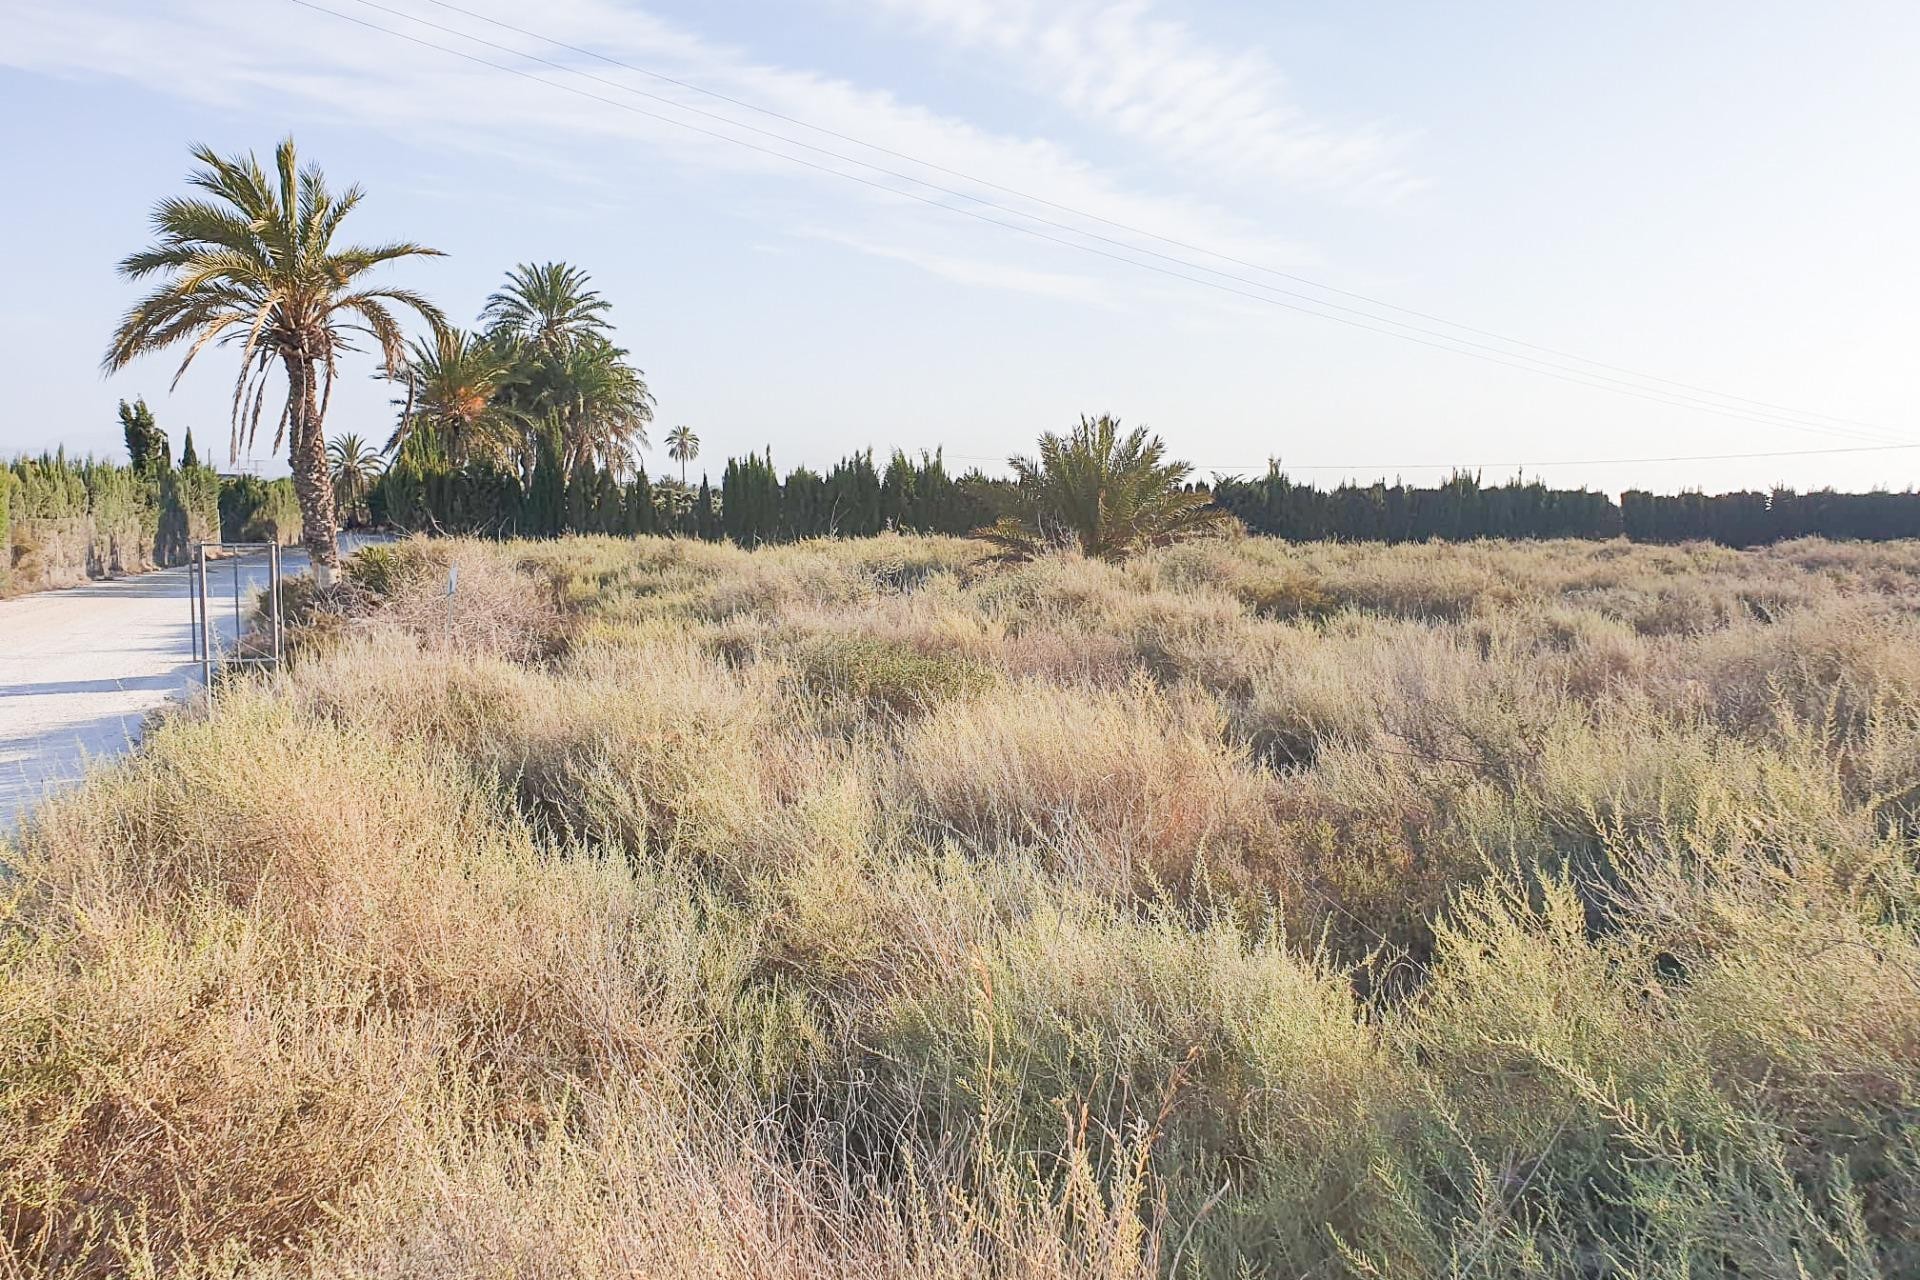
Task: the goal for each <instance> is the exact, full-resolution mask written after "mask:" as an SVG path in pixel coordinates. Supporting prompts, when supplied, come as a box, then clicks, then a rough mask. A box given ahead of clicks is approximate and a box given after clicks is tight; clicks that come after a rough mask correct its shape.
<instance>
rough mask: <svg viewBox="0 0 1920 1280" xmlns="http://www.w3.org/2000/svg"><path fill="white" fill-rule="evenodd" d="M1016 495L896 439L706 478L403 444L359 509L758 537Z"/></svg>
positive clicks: (439, 524) (793, 537)
mask: <svg viewBox="0 0 1920 1280" xmlns="http://www.w3.org/2000/svg"><path fill="white" fill-rule="evenodd" d="M1016 501H1017V491H1016V489H1015V486H1013V485H1012V484H1011V483H1010V482H1008V481H1005V480H997V479H994V478H991V477H989V476H987V475H985V474H984V473H982V472H981V471H979V470H978V469H974V470H970V471H968V472H966V473H964V474H962V475H960V476H954V475H952V474H951V473H949V472H948V470H947V468H946V464H945V462H944V461H943V459H942V458H941V456H940V454H939V453H937V452H935V453H922V454H921V455H920V456H919V457H917V458H914V457H910V456H908V455H907V454H906V453H904V452H900V451H895V452H894V454H893V455H892V456H891V457H890V458H889V459H888V460H887V462H886V465H885V466H884V467H882V466H880V465H878V464H877V463H876V462H875V459H874V455H873V452H872V451H871V450H863V451H860V452H857V453H853V454H850V455H849V456H847V457H845V458H842V459H841V460H840V461H839V462H838V463H837V464H836V465H834V466H833V467H832V468H831V469H829V470H827V471H824V472H822V471H817V470H815V469H813V468H810V467H804V466H801V467H795V468H793V469H792V470H790V471H788V472H787V473H786V474H785V476H784V477H783V476H782V475H781V474H780V472H779V471H778V470H777V469H776V468H775V466H774V462H773V457H772V453H771V451H765V452H762V453H757V454H747V455H745V456H743V457H738V458H732V459H729V460H728V461H727V463H726V465H725V467H724V468H723V469H722V471H721V475H720V480H719V483H718V484H717V485H716V484H715V483H714V482H713V481H712V480H711V479H710V478H709V477H708V476H705V475H703V476H701V478H700V480H699V483H698V484H690V483H688V482H686V481H684V480H680V479H676V478H674V477H670V476H668V477H660V478H658V479H655V478H652V477H649V476H648V474H647V471H646V468H644V467H636V468H634V469H633V470H632V471H631V472H630V473H629V474H627V475H625V476H622V475H621V474H620V473H618V472H617V471H615V470H614V469H613V468H612V467H610V466H607V465H605V464H600V465H595V464H594V463H593V462H591V461H588V460H584V459H582V460H576V461H575V462H574V463H573V464H572V465H571V466H569V465H567V463H566V461H565V459H564V458H563V457H562V456H561V455H560V452H559V451H558V449H556V448H553V447H552V446H551V445H547V446H543V447H542V448H541V450H540V453H539V456H538V457H537V458H536V459H535V462H534V465H533V468H532V472H531V474H530V475H529V477H528V479H527V482H526V483H525V484H522V483H521V481H520V477H519V475H518V473H517V472H516V471H515V470H514V469H512V468H510V467H506V466H502V465H500V464H498V463H494V462H488V461H472V462H468V463H466V464H465V465H463V466H452V465H447V464H442V465H437V466H435V465H423V464H421V463H420V462H418V461H416V460H413V459H410V458H408V457H406V456H404V455H403V456H402V457H401V458H400V459H399V460H398V461H396V463H395V464H394V465H393V466H391V467H389V468H387V469H386V471H384V472H383V473H382V474H380V475H379V476H378V477H377V478H376V479H375V480H373V482H372V484H371V486H370V488H369V490H368V494H367V510H368V515H369V518H370V519H371V520H372V521H373V522H374V523H377V524H382V525H389V526H391V527H394V528H397V529H401V530H407V531H422V532H429V533H432V532H440V533H449V534H479V535H483V536H493V537H515V536H517V537H535V538H539V537H553V536H556V535H559V534H565V533H608V534H620V535H639V534H664V535H671V536H680V537H694V538H705V539H709V540H719V539H723V538H724V539H727V540H730V541H733V542H737V543H739V544H741V545H743V546H760V545H763V544H768V543H778V542H795V541H799V540H801V539H804V538H823V537H850V538H851V537H867V536H870V535H873V534H877V533H880V532H883V531H885V530H889V529H896V530H901V531H907V532H915V533H945V534H969V533H972V532H974V531H975V530H977V529H980V528H982V527H985V526H988V525H991V524H993V523H994V522H995V521H997V520H999V519H1000V518H1001V517H1002V516H1004V515H1005V514H1006V513H1007V512H1008V511H1009V510H1010V509H1011V508H1012V506H1013V505H1014V504H1015V503H1016Z"/></svg>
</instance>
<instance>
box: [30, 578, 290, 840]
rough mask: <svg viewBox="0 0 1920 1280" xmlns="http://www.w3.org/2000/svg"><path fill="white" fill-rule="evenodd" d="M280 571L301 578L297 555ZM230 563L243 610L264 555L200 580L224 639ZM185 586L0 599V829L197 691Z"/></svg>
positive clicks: (154, 583) (160, 581) (157, 583)
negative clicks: (157, 713)
mask: <svg viewBox="0 0 1920 1280" xmlns="http://www.w3.org/2000/svg"><path fill="white" fill-rule="evenodd" d="M282 566H283V568H284V570H285V571H286V572H287V573H289V574H293V573H298V572H301V571H303V570H304V569H305V568H306V567H307V558H306V553H305V552H303V551H300V550H298V549H295V548H289V549H288V550H287V551H286V552H285V553H284V554H283V556H282ZM236 567H237V568H238V571H239V574H240V591H241V598H242V603H243V608H244V607H247V605H249V604H250V602H251V599H252V593H253V592H255V591H257V590H259V589H260V588H261V587H262V586H264V585H265V584H266V579H267V558H266V556H265V555H264V554H256V555H251V556H246V557H241V558H238V559H235V560H222V561H218V562H216V563H215V564H214V566H213V568H212V570H211V571H210V573H209V575H208V577H209V584H208V586H209V592H210V594H211V596H212V599H213V608H212V609H211V610H210V613H211V614H212V617H213V620H214V622H215V623H216V625H217V626H218V627H219V628H220V634H221V637H222V640H223V641H227V642H230V641H231V640H232V638H233V635H234V630H235V628H234V619H233V579H232V575H233V573H234V571H235V568H236ZM190 581H191V579H190V577H189V575H188V570H186V569H184V568H180V569H162V570H160V571H158V572H155V573H145V574H140V575H138V576H136V577H131V578H115V579H111V580H108V581H103V582H90V583H88V584H86V585H85V586H79V587H69V588H68V589H67V590H65V591H45V592H41V593H40V594H38V595H31V596H23V597H21V598H19V599H17V600H0V832H4V831H6V830H8V829H9V828H11V827H12V826H13V825H14V824H15V823H16V822H18V821H19V819H20V817H21V816H22V814H23V813H24V812H25V811H26V810H27V809H28V808H30V807H32V805H33V804H34V802H36V801H37V800H39V799H40V797H41V796H43V795H45V794H46V793H47V792H48V791H50V790H52V789H55V788H58V787H61V786H65V785H68V784H70V783H72V782H75V781H77V780H78V779H79V778H81V777H82V776H83V775H84V774H85V773H86V769H87V764H88V762H89V761H90V760H96V759H100V758H102V757H108V756H115V755H118V754H120V753H121V752H123V751H126V750H127V749H128V748H129V747H131V746H132V745H133V743H134V742H135V741H137V740H138V738H139V735H140V727H141V724H142V723H143V722H144V721H145V719H146V717H147V715H148V714H149V713H150V712H152V711H153V710H154V709H155V708H157V707H159V706H160V705H162V704H163V703H165V702H166V701H167V700H168V699H170V698H173V697H176V696H178V695H181V694H184V693H186V692H188V691H189V690H191V689H193V688H196V687H198V685H199V683H200V666H199V664H198V663H196V662H195V661H193V649H192V635H193V632H192V627H191V624H190V622H189V614H188V608H189V605H188V595H189V583H190ZM223 603H224V609H223V607H222V605H223Z"/></svg>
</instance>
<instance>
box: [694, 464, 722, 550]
mask: <svg viewBox="0 0 1920 1280" xmlns="http://www.w3.org/2000/svg"><path fill="white" fill-rule="evenodd" d="M693 531H694V535H695V536H696V537H699V538H702V539H704V540H705V541H707V542H715V541H718V540H719V537H720V522H719V521H718V520H717V519H715V518H714V512H713V486H712V485H710V484H708V483H707V477H706V476H705V475H704V474H702V475H701V477H700V494H699V496H698V497H696V498H695V499H694V502H693Z"/></svg>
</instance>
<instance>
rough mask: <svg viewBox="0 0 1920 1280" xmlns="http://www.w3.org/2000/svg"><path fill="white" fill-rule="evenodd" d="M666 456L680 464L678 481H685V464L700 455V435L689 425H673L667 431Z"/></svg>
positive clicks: (682, 482)
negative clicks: (671, 428)
mask: <svg viewBox="0 0 1920 1280" xmlns="http://www.w3.org/2000/svg"><path fill="white" fill-rule="evenodd" d="M667 456H668V457H669V458H672V459H673V460H674V461H675V462H677V463H679V464H680V483H681V484H683V485H684V484H686V482H687V464H688V463H689V462H692V461H693V460H694V459H695V458H697V457H699V456H700V437H699V436H697V435H695V434H693V428H691V427H675V428H674V429H673V430H671V431H669V432H667Z"/></svg>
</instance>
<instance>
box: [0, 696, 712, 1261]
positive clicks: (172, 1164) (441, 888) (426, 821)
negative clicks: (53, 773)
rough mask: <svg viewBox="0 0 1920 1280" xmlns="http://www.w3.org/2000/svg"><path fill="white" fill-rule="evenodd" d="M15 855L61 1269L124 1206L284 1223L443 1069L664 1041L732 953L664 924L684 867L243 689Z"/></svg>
mask: <svg viewBox="0 0 1920 1280" xmlns="http://www.w3.org/2000/svg"><path fill="white" fill-rule="evenodd" d="M316 780H320V785H317V783H316ZM11 871H12V874H13V875H14V876H15V877H16V878H17V885H18V900H17V902H16V905H15V906H14V909H13V911H12V914H11V917H10V919H9V922H8V923H9V928H10V933H11V936H12V940H13V941H12V943H11V946H10V951H9V955H8V957H7V960H8V963H7V966H6V970H5V986H4V992H5V999H4V1002H0V1008H4V1010H5V1016H4V1018H3V1019H0V1062H4V1063H5V1066H4V1074H5V1075H6V1076H7V1077H8V1078H9V1079H10V1080H12V1081H13V1082H14V1083H15V1086H16V1087H14V1088H11V1089H10V1090H9V1091H8V1092H7V1093H6V1095H5V1100H4V1106H5V1108H6V1111H7V1113H8V1114H7V1117H6V1122H5V1124H4V1125H0V1130H3V1131H4V1132H5V1134H6V1135H8V1136H7V1138H6V1139H4V1140H3V1141H0V1170H3V1171H4V1181H0V1188H3V1189H4V1195H5V1201H6V1202H5V1204H4V1205H0V1223H5V1224H6V1230H7V1233H8V1239H9V1241H10V1245H11V1247H12V1248H13V1249H15V1250H16V1251H18V1252H19V1255H20V1256H21V1257H23V1258H26V1259H31V1260H33V1262H34V1265H35V1266H40V1267H47V1268H56V1267H59V1266H70V1265H81V1266H87V1267H92V1266H97V1265H103V1261H102V1260H103V1259H104V1258H106V1257H107V1256H109V1255H110V1254H111V1252H112V1250H113V1249H114V1248H115V1247H117V1246H116V1242H115V1236H116V1234H118V1233H120V1232H124V1231H126V1230H127V1229H129V1228H130V1227H131V1226H132V1224H133V1222H134V1221H135V1220H136V1219H140V1220H141V1228H140V1230H141V1232H142V1238H143V1240H144V1241H145V1247H147V1248H149V1249H151V1250H152V1251H153V1253H154V1255H155V1256H156V1257H158V1258H166V1257H171V1256H173V1255H174V1254H176V1253H192V1252H195V1251H199V1250H203V1249H206V1248H210V1247H212V1246H214V1245H216V1244H219V1245H230V1246H237V1247H243V1248H246V1249H249V1250H269V1251H270V1250H274V1249H278V1248H282V1247H286V1246H290V1245H294V1244H297V1243H298V1242H299V1241H300V1240H302V1239H303V1238H304V1236H305V1234H306V1233H307V1232H308V1231H310V1230H312V1229H314V1228H315V1227H317V1226H319V1225H320V1224H321V1223H322V1222H324V1221H326V1220H327V1214H328V1212H329V1209H330V1206H332V1205H334V1204H336V1203H338V1201H339V1199H340V1198H341V1197H342V1196H343V1195H345V1194H346V1193H347V1192H348V1191H349V1190H350V1189H351V1188H352V1187H353V1186H354V1185H356V1184H357V1183H358V1182H359V1181H360V1180H361V1179H363V1178H365V1177H367V1176H369V1175H370V1173H371V1172H372V1171H373V1170H376V1169H378V1168H380V1167H382V1166H383V1165H384V1164H385V1163H386V1162H387V1161H389V1160H390V1159H391V1158H392V1152H393V1143H394V1141H395V1135H396V1133H397V1132H398V1131H399V1128H400V1127H401V1125H400V1122H401V1120H402V1119H403V1117H404V1116H405V1115H406V1113H407V1112H408V1111H409V1110H410V1109H411V1108H412V1107H414V1106H415V1105H417V1098H418V1096H419V1094H420V1093H421V1091H422V1090H424V1089H425V1088H426V1087H427V1086H428V1084H429V1082H430V1081H432V1080H433V1079H435V1078H437V1077H439V1076H440V1075H441V1074H442V1073H444V1072H447V1071H449V1070H451V1071H454V1072H455V1073H456V1074H459V1075H465V1074H469V1073H472V1074H473V1076H474V1078H475V1079H480V1078H484V1079H485V1080H486V1081H487V1092H488V1096H489V1098H490V1099H491V1100H492V1106H493V1108H494V1109H495V1116H494V1119H495V1122H496V1123H504V1124H509V1125H511V1124H514V1123H517V1122H521V1121H523V1120H524V1119H525V1118H527V1117H528V1116H537V1115H538V1114H540V1109H541V1107H542V1106H543V1105H544V1102H543V1100H544V1099H546V1098H548V1097H549V1096H550V1094H551V1093H552V1091H553V1090H554V1088H555V1087H556V1084H557V1083H558V1082H559V1081H560V1080H563V1079H565V1078H573V1079H576V1080H581V1081H593V1080H599V1079H607V1078H631V1077H632V1076H633V1075H634V1074H635V1073H639V1074H641V1075H654V1074H657V1073H659V1072H660V1071H662V1070H669V1069H673V1068H675V1067H676V1065H677V1064H678V1063H680V1062H681V1061H682V1057H683V1052H684V1049H685V1046H686V1035H685V1032H684V1024H683V1022H682V1021H681V1019H682V1017H683V1016H684V1011H685V1009H686V1007H687V1002H688V1001H689V1000H691V999H693V998H694V992H695V991H696V989H697V988H698V986H699V984H700V983H701V981H702V972H703V970H704V971H705V974H706V976H707V977H719V976H721V975H723V974H724V972H725V970H724V967H723V966H719V965H716V964H715V963H714V960H713V959H712V958H707V959H704V960H703V959H702V958H700V957H698V956H696V955H694V954H693V953H691V952H688V951H685V950H678V951H677V950H676V949H675V946H674V942H675V940H676V939H684V938H686V937H687V936H688V935H687V932H686V929H687V924H688V912H689V907H688V906H687V904H686V903H685V901H684V899H683V897H682V896H681V895H679V894H678V893H676V892H674V891H672V890H668V889H666V888H664V887H663V886H651V885H648V884H646V883H644V882H640V881H636V880H635V879H633V878H632V877H630V876H628V875H626V874H623V873H622V874H614V873H612V872H610V871H609V870H608V869H606V868H604V867H601V866H598V865H596V864H594V863H591V862H585V861H581V862H562V861H558V860H555V859H553V858H551V857H549V856H547V855H544V854H541V853H540V852H538V851H537V850H536V849H535V848H534V847H533V846H532V844H531V842H530V841H528V839H527V838H526V834H525V832H524V831H523V830H521V829H519V828H517V827H516V826H515V825H514V824H512V823H511V822H508V821H503V819H502V816H501V815H500V814H499V813H498V811H497V809H496V808H495V806H494V805H493V804H492V803H491V802H490V801H488V800H487V799H486V798H485V797H483V796H482V795H481V794H479V793H478V792H477V791H475V790H474V788H473V787H472V786H471V784H469V783H466V782H465V781H463V780H462V779H461V777H460V776H459V775H458V774H457V773H453V772H450V771H448V770H447V769H445V768H444V767H441V766H439V765H437V764H436V763H435V762H434V761H433V759H432V758H431V757H430V756H422V755H421V754H419V753H418V752H413V751H404V750H396V749H394V748H392V747H389V746H387V745H386V744H384V743H382V742H380V741H378V740H377V739H374V738H372V737H370V736H368V735H366V734H362V733H354V732H350V731H342V730H340V729H336V728H330V727H326V726H322V725H319V724H317V723H314V722H312V721H307V720H302V719H300V718H297V717H295V716H293V715H291V714H290V713H289V712H288V710H287V709H286V708H285V707H284V706H280V705H276V704H274V703H272V702H269V701H264V700H260V699H257V698H250V697H248V696H247V695H245V694H244V693H242V692H240V691H234V692H232V693H230V694H229V695H228V696H227V698H226V699H224V700H223V702H222V707H221V715H220V717H219V719H217V720H215V721H212V722H202V723H197V724H195V723H176V724H172V725H169V726H167V727H166V728H165V729H164V730H163V731H162V732H161V733H160V734H159V735H158V736H157V737H155V738H154V739H153V740H152V742H151V743H150V745H149V746H148V748H147V750H146V751H145V752H144V753H143V754H142V755H140V756H138V757H136V758H135V759H134V760H133V761H132V762H131V763H130V764H129V765H127V766H125V767H123V768H120V769H118V770H116V771H114V772H112V773H110V774H108V775H106V776H104V777H102V778H101V779H99V780H98V781H96V782H95V783H94V784H93V785H92V786H91V787H89V788H88V790H87V791H86V792H84V793H82V794H81V795H80V796H77V797H72V798H68V799H64V800H61V801H57V802H55V803H54V804H53V805H52V806H50V807H49V808H48V809H47V810H45V811H43V812H42V814H41V815H40V816H39V818H38V820H37V821H36V823H35V824H34V825H33V826H32V827H30V828H29V829H28V831H27V832H26V833H25V834H24V836H23V838H22V848H21V849H20V851H19V852H18V853H17V854H16V855H15V856H14V858H13V860H12V865H11ZM565 1087H566V1086H564V1085H561V1091H562V1092H564V1091H565ZM529 1107H531V1108H532V1110H531V1111H527V1110H526V1108H529Z"/></svg>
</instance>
